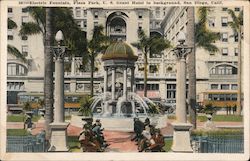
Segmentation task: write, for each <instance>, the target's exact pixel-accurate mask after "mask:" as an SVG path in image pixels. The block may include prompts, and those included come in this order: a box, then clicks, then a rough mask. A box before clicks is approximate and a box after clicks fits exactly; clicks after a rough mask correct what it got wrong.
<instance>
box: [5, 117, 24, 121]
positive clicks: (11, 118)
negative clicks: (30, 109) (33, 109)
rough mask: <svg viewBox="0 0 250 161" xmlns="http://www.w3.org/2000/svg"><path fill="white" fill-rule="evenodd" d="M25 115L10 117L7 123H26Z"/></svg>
mask: <svg viewBox="0 0 250 161" xmlns="http://www.w3.org/2000/svg"><path fill="white" fill-rule="evenodd" d="M24 120H25V119H24V115H8V116H7V122H24Z"/></svg>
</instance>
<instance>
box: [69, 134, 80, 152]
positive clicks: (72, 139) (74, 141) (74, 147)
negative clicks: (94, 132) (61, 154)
mask: <svg viewBox="0 0 250 161" xmlns="http://www.w3.org/2000/svg"><path fill="white" fill-rule="evenodd" d="M67 142H68V146H69V149H70V152H80V143H79V140H78V137H77V136H68V141H67Z"/></svg>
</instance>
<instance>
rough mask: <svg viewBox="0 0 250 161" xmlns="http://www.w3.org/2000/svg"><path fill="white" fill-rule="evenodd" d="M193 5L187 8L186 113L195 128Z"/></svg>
mask: <svg viewBox="0 0 250 161" xmlns="http://www.w3.org/2000/svg"><path fill="white" fill-rule="evenodd" d="M194 14H195V13H194V7H188V10H187V18H188V25H187V43H188V46H189V47H192V48H193V50H192V51H191V53H189V55H188V59H187V60H188V62H187V64H188V75H189V77H188V82H189V84H188V113H189V116H190V121H191V123H192V125H193V128H194V129H196V109H195V107H196V72H195V66H196V63H195V17H194Z"/></svg>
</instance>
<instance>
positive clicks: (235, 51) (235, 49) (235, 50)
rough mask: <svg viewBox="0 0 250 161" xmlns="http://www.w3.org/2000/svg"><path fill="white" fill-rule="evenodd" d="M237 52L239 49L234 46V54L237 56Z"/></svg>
mask: <svg viewBox="0 0 250 161" xmlns="http://www.w3.org/2000/svg"><path fill="white" fill-rule="evenodd" d="M238 54H239V49H238V48H234V56H238Z"/></svg>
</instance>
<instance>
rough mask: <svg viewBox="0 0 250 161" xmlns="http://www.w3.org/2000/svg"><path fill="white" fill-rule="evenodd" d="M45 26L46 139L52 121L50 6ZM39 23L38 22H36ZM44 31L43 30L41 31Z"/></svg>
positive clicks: (48, 136) (47, 9) (46, 14)
mask: <svg viewBox="0 0 250 161" xmlns="http://www.w3.org/2000/svg"><path fill="white" fill-rule="evenodd" d="M45 17H46V19H45V26H44V24H43V26H44V27H45V28H44V30H41V32H42V33H43V38H44V66H45V68H44V104H45V115H44V116H45V131H46V139H47V140H48V139H49V138H50V134H51V132H50V127H49V124H50V123H51V122H53V116H54V112H53V103H54V101H53V91H54V90H53V88H54V85H53V68H52V67H53V56H52V54H51V52H50V50H51V49H50V46H51V44H52V43H51V41H52V31H51V30H52V24H51V22H52V10H51V8H49V7H48V8H46V12H45ZM37 25H39V24H37ZM43 31H45V32H43Z"/></svg>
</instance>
